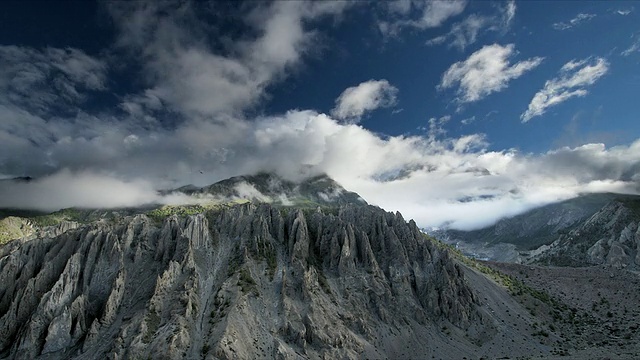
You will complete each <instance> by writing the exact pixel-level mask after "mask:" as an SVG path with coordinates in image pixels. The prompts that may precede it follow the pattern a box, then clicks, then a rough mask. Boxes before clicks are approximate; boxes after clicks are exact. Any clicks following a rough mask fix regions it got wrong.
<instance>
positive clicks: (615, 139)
mask: <svg viewBox="0 0 640 360" xmlns="http://www.w3.org/2000/svg"><path fill="white" fill-rule="evenodd" d="M35 4H37V6H33V5H34V3H29V4H25V3H24V2H9V1H6V2H1V3H0V176H2V177H5V178H9V177H15V176H33V177H36V178H38V180H37V181H36V182H34V183H31V184H28V185H25V184H23V185H20V186H21V187H20V188H19V189H15V188H6V186H7V185H2V186H5V188H4V189H2V188H0V194H1V195H2V196H0V198H2V200H0V205H2V206H14V207H33V208H43V209H48V210H51V209H56V208H61V207H69V206H125V205H135V204H139V203H144V202H149V201H160V202H163V201H169V200H168V199H161V198H158V195H157V194H156V193H155V190H156V189H161V188H170V187H177V186H180V185H184V184H187V183H195V184H197V185H205V184H208V183H212V182H214V181H217V180H221V179H223V178H226V177H229V176H235V175H241V174H246V173H252V172H257V171H274V172H277V173H279V174H280V175H281V176H284V177H287V178H294V179H295V178H300V177H303V176H307V175H311V174H315V173H322V172H324V173H327V174H329V175H330V176H332V177H334V178H335V179H336V180H338V181H339V182H341V183H342V184H343V185H344V186H345V187H347V188H348V189H350V190H353V191H357V192H359V193H360V194H361V195H362V196H363V197H364V198H365V199H367V200H368V201H369V202H371V203H373V204H376V205H380V206H382V207H384V208H386V209H388V210H400V211H402V212H403V214H405V217H408V218H415V219H416V220H417V221H418V223H419V224H420V225H422V226H452V227H457V228H473V227H478V226H483V225H487V224H489V223H491V222H493V221H495V220H496V219H498V218H500V217H502V216H507V215H512V214H515V213H518V212H521V211H524V210H526V209H528V208H531V207H533V206H538V205H541V204H545V203H549V202H552V201H558V200H562V199H566V198H570V197H572V196H576V195H578V194H580V193H584V192H595V191H615V192H628V193H637V192H638V180H639V179H640V174H639V171H638V170H639V169H640V162H639V161H640V150H639V149H640V142H639V141H638V139H639V138H640V127H639V126H638V125H637V124H638V120H639V119H638V117H639V115H638V114H640V102H639V101H638V99H639V98H638V94H639V93H640V71H639V70H640V25H638V24H640V21H639V20H640V19H639V18H640V8H638V3H636V2H617V1H607V2H605V1H597V2H582V1H580V2H579V1H550V2H542V1H522V2H520V1H509V2H506V1H502V2H500V1H496V2H489V1H477V2H474V1H447V2H444V1H388V2H364V1H359V2H303V1H296V2H291V1H287V2H247V3H241V2H227V3H221V2H170V1H165V2H159V3H157V2H142V1H138V2H133V3H127V2H106V3H94V2H39V3H35ZM51 194H55V196H54V195H51ZM88 199H90V201H89V200H88Z"/></svg>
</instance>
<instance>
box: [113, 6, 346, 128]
mask: <svg viewBox="0 0 640 360" xmlns="http://www.w3.org/2000/svg"><path fill="white" fill-rule="evenodd" d="M351 4H352V3H350V2H344V1H338V2H302V1H276V2H272V3H270V4H260V5H257V6H256V7H255V8H254V9H253V10H252V11H250V12H249V14H248V15H246V14H244V15H239V14H238V15H237V19H234V20H237V22H239V23H245V24H246V25H247V26H248V27H249V28H250V30H251V31H247V32H246V33H251V34H254V35H253V36H251V37H244V36H243V37H238V38H231V39H229V38H226V37H219V36H210V32H211V31H210V29H207V27H208V26H210V25H207V24H209V23H210V21H209V22H207V21H206V20H205V19H203V18H205V17H206V16H215V15H216V14H215V13H214V14H212V13H211V12H210V11H206V6H205V5H204V4H199V3H197V2H195V3H193V2H171V1H163V2H133V3H125V2H114V3H109V5H110V6H109V10H110V13H111V15H112V17H113V19H114V21H115V24H116V25H117V26H118V28H119V30H120V38H119V42H118V43H119V44H120V46H121V47H122V48H124V49H126V50H128V51H130V52H131V53H133V54H134V55H135V56H137V57H139V58H141V59H142V60H143V63H144V71H145V73H146V77H147V79H148V84H149V87H148V88H147V89H146V90H145V91H144V93H143V94H140V95H138V96H132V97H129V98H127V99H126V101H125V102H124V103H123V104H122V106H123V107H125V108H127V109H133V110H134V111H135V110H137V109H138V108H140V107H144V106H145V103H144V101H146V100H147V99H149V98H150V97H151V98H157V99H159V100H161V103H162V104H166V105H167V106H168V107H170V109H171V110H173V111H176V112H178V113H181V114H184V115H187V116H215V115H220V114H239V113H241V112H242V111H243V110H245V109H247V108H249V107H251V106H253V105H255V104H256V103H257V102H258V101H259V100H260V99H262V97H263V96H264V94H265V91H266V87H267V86H269V85H270V84H272V83H274V82H276V81H278V80H279V79H281V78H282V77H284V76H286V70H288V69H290V68H291V67H293V66H296V65H297V64H299V62H300V61H301V58H302V57H303V55H304V54H305V53H307V52H308V51H309V50H310V47H311V44H312V43H313V41H312V40H313V39H314V35H315V33H314V31H312V30H310V29H308V26H307V25H308V24H309V23H312V22H314V21H316V20H319V19H322V18H324V17H327V16H332V15H337V14H340V13H341V12H342V11H344V9H345V8H347V7H348V6H350V5H351ZM199 7H205V9H201V8H199ZM226 15H227V16H229V15H228V14H226ZM207 30H209V31H207ZM214 33H215V32H214Z"/></svg>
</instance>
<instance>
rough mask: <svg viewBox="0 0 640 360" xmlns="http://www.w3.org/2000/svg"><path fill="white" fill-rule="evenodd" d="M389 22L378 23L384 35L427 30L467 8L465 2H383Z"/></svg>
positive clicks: (411, 0)
mask: <svg viewBox="0 0 640 360" xmlns="http://www.w3.org/2000/svg"><path fill="white" fill-rule="evenodd" d="M385 5H386V6H387V8H388V10H389V13H390V15H392V16H393V17H395V19H394V20H391V21H381V22H379V23H378V27H379V29H380V31H381V32H382V33H383V34H385V35H397V34H398V33H399V32H400V31H401V30H402V29H403V28H407V27H410V28H417V29H421V30H424V29H428V28H436V27H439V26H441V25H442V24H444V23H445V22H446V21H447V20H448V19H450V18H452V17H454V16H457V15H459V14H460V13H462V12H463V11H464V9H465V7H466V6H467V2H466V1H465V0H395V1H389V2H385Z"/></svg>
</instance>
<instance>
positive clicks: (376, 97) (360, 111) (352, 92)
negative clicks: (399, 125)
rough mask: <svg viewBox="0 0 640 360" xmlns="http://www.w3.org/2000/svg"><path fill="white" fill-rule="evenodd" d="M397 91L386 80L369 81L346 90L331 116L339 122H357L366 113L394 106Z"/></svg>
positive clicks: (339, 98) (338, 99) (337, 100)
mask: <svg viewBox="0 0 640 360" xmlns="http://www.w3.org/2000/svg"><path fill="white" fill-rule="evenodd" d="M397 94H398V89H397V88H396V87H394V86H393V85H391V84H389V82H388V81H387V80H384V79H383V80H369V81H365V82H362V83H360V84H359V85H358V86H353V87H350V88H347V89H346V90H345V91H343V92H342V94H340V96H339V97H338V98H337V99H336V106H335V108H334V109H333V110H331V114H332V115H333V116H334V117H335V118H336V119H340V120H347V121H350V122H358V121H360V119H361V118H362V116H363V115H364V114H365V112H367V111H372V110H375V109H378V108H381V107H390V106H393V105H395V104H396V95H397Z"/></svg>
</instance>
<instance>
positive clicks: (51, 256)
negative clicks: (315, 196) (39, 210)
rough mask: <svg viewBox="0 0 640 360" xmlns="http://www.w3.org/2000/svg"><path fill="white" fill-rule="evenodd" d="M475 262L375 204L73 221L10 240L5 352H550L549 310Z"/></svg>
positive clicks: (2, 316) (4, 269)
mask: <svg viewBox="0 0 640 360" xmlns="http://www.w3.org/2000/svg"><path fill="white" fill-rule="evenodd" d="M464 268H465V266H464V265H462V264H461V263H458V262H457V261H456V260H455V259H453V258H451V257H450V255H449V252H448V251H447V250H446V249H445V248H443V247H439V246H438V245H437V243H436V242H432V241H430V240H428V239H427V238H425V237H424V235H423V234H422V233H421V232H420V231H419V230H418V228H417V227H416V225H415V223H413V222H412V221H410V222H406V221H405V220H404V219H403V218H402V216H401V215H400V214H397V213H396V214H392V213H387V212H385V211H383V210H381V209H379V208H375V207H372V206H352V205H350V206H343V207H340V208H337V209H334V210H333V211H332V212H327V211H326V210H325V211H324V212H323V210H319V209H318V210H305V211H303V210H301V209H294V208H275V207H272V206H271V205H268V204H262V205H256V204H242V205H236V206H230V207H228V208H224V209H218V210H215V211H209V212H206V213H201V214H196V215H189V216H183V217H179V216H176V215H172V216H169V217H167V218H166V219H164V220H163V221H162V222H158V221H157V220H154V219H152V218H149V217H147V216H146V215H143V214H141V215H135V216H128V217H125V218H124V219H120V220H119V221H116V222H113V221H108V220H101V221H97V222H93V223H90V224H84V225H83V224H78V223H66V222H64V223H62V224H60V225H58V226H57V227H54V228H52V229H51V231H50V232H49V233H47V234H43V235H41V236H38V237H31V238H24V239H20V240H16V241H12V242H10V243H8V244H6V245H5V246H3V247H1V248H0V283H2V284H5V285H4V286H3V287H2V292H1V293H0V335H1V336H0V357H3V358H7V357H8V358H40V359H60V358H77V359H88V358H95V357H100V358H110V359H124V358H149V357H151V358H185V357H186V358H207V359H209V358H287V359H299V358H326V357H330V358H362V357H374V358H380V357H392V358H425V357H431V356H434V357H442V356H443V354H448V355H447V356H455V357H463V356H471V355H472V354H479V353H481V354H486V355H487V356H488V357H495V356H497V355H504V354H506V353H509V352H510V351H520V350H513V349H514V348H512V347H511V346H513V347H515V348H516V349H521V350H522V351H528V352H531V353H548V352H549V350H550V347H549V346H547V345H543V344H541V343H539V342H538V341H537V340H536V338H535V335H532V331H531V326H532V324H534V323H535V322H536V320H535V319H533V318H531V317H529V316H528V315H527V313H526V310H524V309H523V308H522V307H520V306H519V305H518V304H517V303H516V302H515V301H514V300H513V299H511V298H510V297H509V296H508V295H507V294H506V292H505V290H503V289H501V288H500V287H499V286H497V285H495V284H493V283H491V282H490V281H487V280H479V279H480V278H482V276H480V275H478V274H476V275H474V271H473V270H471V269H464ZM465 274H466V275H465ZM465 276H472V277H475V278H476V280H474V282H473V284H476V283H483V284H484V285H483V286H485V287H488V288H490V293H491V296H490V297H487V296H488V293H487V291H488V290H486V289H484V288H483V289H479V288H476V289H474V288H473V287H472V285H471V284H472V283H470V282H468V281H467V280H465V278H466V277H465ZM478 276H480V278H478ZM476 286H477V285H476ZM500 294H502V295H500ZM498 295H499V296H498ZM505 302H506V304H508V305H507V309H509V308H511V309H512V312H511V313H509V311H508V310H507V312H504V309H503V308H504V307H505ZM518 312H520V313H521V314H520V313H518ZM516 313H518V317H517V318H514V319H511V318H510V317H511V316H512V315H513V316H514V317H515V314H516ZM505 320H510V321H509V323H512V324H513V325H511V326H510V327H505V326H504V325H500V324H504V321H505ZM505 337H507V338H510V339H512V343H510V344H509V347H507V346H502V345H501V344H502V343H503V342H504V339H505Z"/></svg>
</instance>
